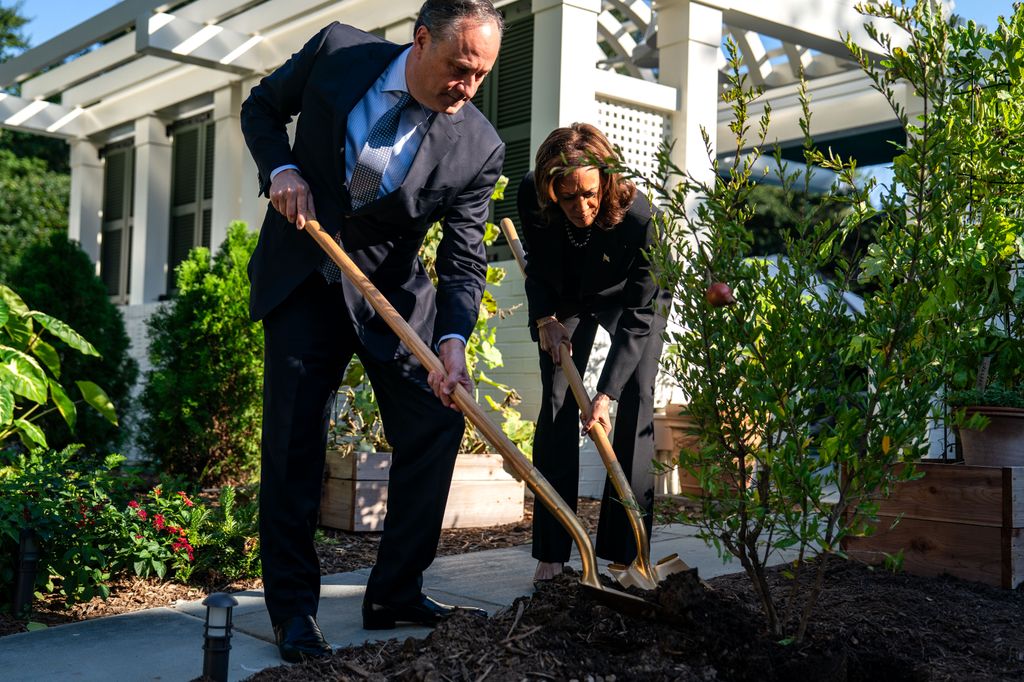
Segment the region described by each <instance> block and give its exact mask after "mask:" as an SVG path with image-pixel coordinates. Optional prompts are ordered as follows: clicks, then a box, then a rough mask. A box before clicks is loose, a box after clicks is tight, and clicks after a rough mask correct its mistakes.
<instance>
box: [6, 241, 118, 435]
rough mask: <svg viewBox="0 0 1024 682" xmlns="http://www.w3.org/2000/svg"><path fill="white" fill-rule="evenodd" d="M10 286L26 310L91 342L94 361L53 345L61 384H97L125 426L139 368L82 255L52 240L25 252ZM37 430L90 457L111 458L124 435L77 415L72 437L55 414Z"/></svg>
mask: <svg viewBox="0 0 1024 682" xmlns="http://www.w3.org/2000/svg"><path fill="white" fill-rule="evenodd" d="M10 283H11V286H12V287H13V288H14V289H16V290H17V291H18V292H19V293H20V294H21V296H22V298H24V300H25V302H26V304H28V305H29V306H30V307H32V308H35V309H37V310H45V311H47V313H49V314H50V315H53V316H54V317H57V318H59V319H61V320H63V321H64V322H66V323H68V324H69V325H71V326H72V327H73V328H74V329H75V330H77V331H78V332H79V333H80V334H82V335H83V336H84V337H86V338H87V339H89V340H90V341H91V342H92V344H93V346H94V347H95V348H96V350H97V352H98V353H99V356H98V357H97V356H92V355H82V354H81V353H79V352H77V351H76V350H75V349H73V348H70V347H69V346H68V345H67V344H66V343H64V342H61V341H58V342H56V343H55V344H54V348H55V349H56V351H57V356H58V358H59V360H60V366H61V379H62V381H63V382H64V383H65V384H67V383H69V382H73V381H75V380H77V379H84V378H86V377H88V378H89V379H91V380H93V381H96V382H97V383H99V384H100V385H102V386H103V387H104V389H105V390H106V392H107V395H108V397H109V398H110V400H111V401H112V402H113V404H114V407H115V409H116V411H117V413H118V414H119V415H121V416H122V421H124V418H125V416H126V415H127V414H128V413H129V410H130V407H131V404H130V403H131V396H130V393H131V389H132V386H133V385H134V384H135V379H136V377H137V376H138V364H137V363H136V362H135V360H134V359H133V358H132V357H131V356H129V355H128V347H129V345H130V343H129V340H128V334H127V333H126V332H125V328H124V319H123V317H122V316H121V312H120V310H118V308H117V307H116V306H115V305H114V304H112V303H111V302H110V298H109V297H108V296H107V292H106V289H105V287H104V286H103V283H102V282H101V281H100V279H99V278H98V277H96V274H95V269H94V266H93V264H92V261H91V260H90V259H89V257H88V256H87V255H86V254H85V252H84V251H82V249H81V248H79V247H78V245H76V244H75V243H73V242H71V241H69V240H68V239H67V236H66V235H64V234H53V235H51V236H50V238H49V239H48V240H47V241H46V242H43V243H39V244H35V245H33V246H31V247H29V249H28V250H27V251H26V252H25V253H24V255H22V257H21V261H20V262H19V263H18V265H17V266H16V267H15V268H14V270H13V271H12V272H11V278H10ZM39 426H40V427H41V428H42V429H43V431H44V432H45V433H46V435H47V441H48V442H49V446H50V447H51V448H53V449H57V450H59V449H62V448H64V447H66V446H68V445H70V444H71V443H84V444H85V447H86V450H87V451H88V452H92V453H97V452H113V451H117V450H119V449H120V447H121V446H122V445H123V442H124V437H123V435H124V429H121V428H119V427H118V425H117V424H112V423H110V422H109V421H108V420H106V419H104V418H103V417H102V415H100V414H98V413H94V412H86V413H83V414H81V415H80V417H79V419H78V421H77V423H76V424H75V428H74V431H72V430H71V428H70V427H69V426H68V425H67V424H66V423H65V422H64V421H63V420H62V419H61V418H60V417H59V415H56V414H54V415H50V416H48V417H44V418H43V419H41V420H40V422H39Z"/></svg>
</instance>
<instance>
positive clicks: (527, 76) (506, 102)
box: [492, 14, 533, 131]
mask: <svg viewBox="0 0 1024 682" xmlns="http://www.w3.org/2000/svg"><path fill="white" fill-rule="evenodd" d="M499 55H500V56H499V57H498V62H499V64H500V68H499V70H498V79H497V80H498V84H497V93H498V96H497V100H498V101H497V106H498V110H497V112H495V113H496V114H497V116H496V117H494V118H492V120H493V121H494V122H495V126H496V127H497V128H498V129H499V131H500V130H501V129H504V128H508V127H510V126H516V125H520V124H523V123H525V124H527V125H529V124H530V104H531V97H530V95H531V90H532V88H533V15H532V14H529V15H527V16H526V17H524V18H522V19H519V20H517V21H512V22H511V23H509V25H508V28H507V29H506V31H505V37H504V38H503V39H502V41H501V52H500V53H499Z"/></svg>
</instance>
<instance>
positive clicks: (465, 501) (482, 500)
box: [320, 450, 524, 531]
mask: <svg viewBox="0 0 1024 682" xmlns="http://www.w3.org/2000/svg"><path fill="white" fill-rule="evenodd" d="M390 467H391V453H390V452H355V453H351V454H348V455H343V454H342V453H341V452H338V451H336V450H328V451H327V461H326V465H325V467H324V486H323V492H322V494H321V499H320V525H321V526H325V527H327V528H336V529H338V530H348V531H379V530H382V529H383V526H384V514H385V513H386V512H387V505H388V469H389V468H390ZM523 485H524V484H523V483H522V481H517V480H515V479H514V478H513V477H512V476H511V475H510V474H509V473H508V472H506V471H505V470H504V468H502V459H501V455H459V456H458V459H457V460H456V462H455V473H454V474H453V476H452V487H451V490H450V491H449V493H448V503H447V506H446V508H445V512H444V521H443V524H442V527H443V528H481V527H487V526H497V525H501V524H504V523H514V522H516V521H520V520H522V518H523Z"/></svg>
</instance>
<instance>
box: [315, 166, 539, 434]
mask: <svg viewBox="0 0 1024 682" xmlns="http://www.w3.org/2000/svg"><path fill="white" fill-rule="evenodd" d="M507 185H508V178H506V177H505V176H501V177H500V178H499V179H498V183H497V185H496V186H495V188H494V193H493V194H492V195H491V199H492V200H500V199H503V198H504V196H505V188H506V186H507ZM499 234H500V231H499V230H498V227H497V225H494V224H493V223H487V226H486V229H485V232H484V244H486V245H490V244H492V243H494V240H495V239H497V237H498V235H499ZM441 236H442V232H441V224H440V223H435V224H434V225H432V226H431V227H430V229H429V230H428V231H427V235H426V237H425V239H424V241H423V246H422V247H421V249H420V258H421V259H422V260H423V264H424V267H425V268H426V270H427V274H428V275H429V276H430V279H431V281H432V282H434V284H437V272H436V269H435V263H436V260H437V247H438V245H439V244H440V243H441ZM504 278H505V270H504V269H503V268H496V267H494V266H492V265H490V264H488V266H487V284H488V285H490V286H492V287H496V286H501V282H502V280H503V279H504ZM512 312H513V310H511V309H502V308H500V307H499V306H498V302H497V299H495V298H494V294H492V293H491V292H490V291H488V290H486V289H485V290H484V294H483V298H482V300H481V302H480V315H479V317H478V318H477V321H476V326H475V327H474V328H473V333H472V334H471V335H470V337H469V339H468V341H467V344H466V366H467V369H468V370H469V375H470V377H472V378H473V381H474V383H475V384H476V386H477V392H476V393H477V395H476V397H477V400H479V398H480V390H479V386H480V385H485V386H489V387H490V388H491V389H492V390H493V391H495V392H496V393H497V394H498V396H499V398H500V400H495V399H494V398H493V397H492V396H490V395H485V396H484V398H485V399H486V402H487V404H488V406H489V407H490V408H491V410H492V411H494V412H496V413H498V414H499V415H500V418H501V428H502V431H504V433H505V435H506V436H508V437H509V439H510V440H512V442H514V443H515V444H516V445H517V446H518V447H519V449H520V450H522V451H523V452H524V453H526V454H529V453H530V452H531V450H532V447H533V445H532V444H533V427H534V424H533V422H531V421H528V420H524V419H523V418H522V416H521V415H520V413H519V412H518V411H517V410H516V409H515V405H516V404H518V403H519V402H520V400H521V399H520V397H519V394H518V393H516V391H515V389H513V388H512V387H511V386H508V385H506V384H502V383H500V382H497V381H495V380H494V379H492V378H491V377H489V376H487V374H486V373H485V372H484V369H483V368H482V367H486V368H487V369H493V368H495V367H500V366H501V364H502V358H501V351H500V350H499V349H498V345H497V329H496V328H495V326H494V322H495V320H496V319H504V318H505V317H506V316H508V315H510V314H512ZM329 443H330V445H331V446H332V447H339V448H345V449H347V448H352V449H355V450H359V451H374V450H387V449H389V448H390V446H389V445H388V444H387V440H386V438H385V437H384V429H383V426H382V425H381V422H380V415H379V413H378V412H377V403H376V400H375V398H374V396H373V389H372V388H371V387H370V384H369V380H368V379H367V378H366V375H365V372H364V370H363V367H362V365H361V364H360V363H359V360H358V359H357V358H353V359H352V362H351V363H350V364H349V367H348V370H346V375H345V380H344V381H343V382H342V387H341V389H339V392H338V399H337V401H336V404H335V417H334V419H333V420H332V424H331V431H330V435H329ZM490 450H491V446H490V445H489V444H488V443H487V442H486V441H485V440H484V439H483V437H482V436H481V435H480V434H479V432H478V431H477V430H476V429H475V428H474V427H473V426H472V425H470V424H467V425H466V433H465V435H464V436H463V439H462V445H461V447H460V449H459V451H460V452H462V453H473V454H476V453H483V452H488V451H490Z"/></svg>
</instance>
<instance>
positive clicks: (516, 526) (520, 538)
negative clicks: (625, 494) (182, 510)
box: [0, 498, 600, 637]
mask: <svg viewBox="0 0 1024 682" xmlns="http://www.w3.org/2000/svg"><path fill="white" fill-rule="evenodd" d="M578 508H579V512H580V519H581V520H582V522H583V524H584V526H585V527H586V528H587V530H588V531H590V532H593V531H594V530H595V529H596V528H597V514H598V510H599V508H600V500H591V499H586V498H581V499H580V500H579V504H578ZM532 520H533V504H532V502H530V501H528V503H527V505H526V509H525V515H524V517H523V520H522V521H519V522H518V523H510V524H506V525H504V526H496V527H493V528H468V529H457V530H444V531H442V532H441V542H440V544H439V546H438V549H437V555H438V556H447V555H451V554H465V553H468V552H479V551H482V550H486V549H500V548H503V547H515V546H518V545H525V544H528V543H529V542H530V538H531V537H532V532H531V527H532ZM380 536H381V534H380V533H349V532H345V531H337V530H324V531H323V532H322V533H321V534H318V536H317V538H318V541H317V555H318V556H319V557H320V572H321V574H322V575H331V574H334V573H347V572H349V571H355V570H357V569H360V568H366V567H368V566H372V565H373V563H374V561H375V560H376V558H377V544H378V543H379V542H380ZM262 588H263V583H262V581H261V580H258V579H257V580H247V581H240V582H235V583H230V584H223V583H222V584H214V585H206V586H189V585H181V584H179V583H173V582H163V581H160V580H157V579H156V578H150V579H141V578H136V577H134V576H131V577H124V578H119V579H117V580H115V581H113V582H112V583H111V585H110V597H109V598H108V599H107V600H103V599H100V598H99V597H97V598H95V599H92V600H90V601H88V602H85V603H83V604H76V605H74V606H72V607H71V608H68V609H65V608H64V607H63V605H62V603H61V600H60V598H59V597H58V596H50V597H48V598H47V599H45V600H43V601H37V602H36V604H35V612H34V613H33V616H32V620H33V621H35V622H37V623H43V624H45V625H48V626H52V625H61V624H64V623H74V622H77V621H82V620H90V619H92V618H101V617H103V616H113V615H117V614H120V613H128V612H131V611H139V610H141V609H149V608H156V607H160V606H173V605H174V604H175V603H176V602H177V601H179V600H187V601H191V600H196V599H202V598H203V597H204V596H205V594H207V593H209V592H217V591H228V592H237V591H243V590H251V589H262ZM26 625H27V623H26V621H24V620H17V619H13V618H11V617H10V615H9V614H7V613H3V612H0V637H3V636H5V635H12V634H15V633H18V632H24V631H25V629H26Z"/></svg>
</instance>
